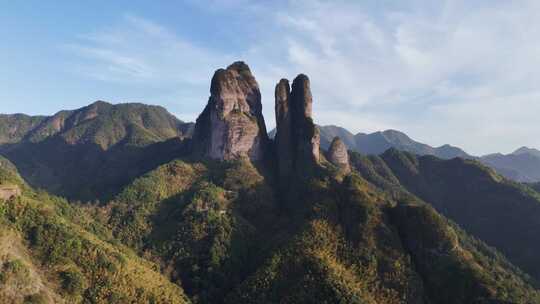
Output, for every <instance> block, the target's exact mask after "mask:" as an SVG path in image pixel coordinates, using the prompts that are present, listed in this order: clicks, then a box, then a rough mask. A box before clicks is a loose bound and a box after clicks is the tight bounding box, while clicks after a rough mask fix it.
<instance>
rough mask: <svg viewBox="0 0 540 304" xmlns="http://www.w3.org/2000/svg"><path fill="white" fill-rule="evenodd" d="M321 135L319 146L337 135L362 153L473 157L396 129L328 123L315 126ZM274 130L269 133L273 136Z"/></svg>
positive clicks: (326, 143) (446, 157)
mask: <svg viewBox="0 0 540 304" xmlns="http://www.w3.org/2000/svg"><path fill="white" fill-rule="evenodd" d="M317 127H318V128H319V131H320V135H321V148H323V149H328V147H329V146H330V143H331V142H332V139H333V138H334V137H335V136H339V137H340V138H341V140H343V142H344V143H345V145H346V146H347V148H348V149H349V150H352V151H355V152H360V153H363V154H381V153H383V152H384V151H386V150H388V149H390V148H396V149H398V150H401V151H407V152H411V153H414V154H418V155H434V156H437V157H440V158H444V159H450V158H454V157H462V158H473V156H471V155H469V154H467V153H466V152H465V151H463V150H462V149H460V148H457V147H454V146H451V145H443V146H440V147H431V146H429V145H427V144H423V143H420V142H417V141H415V140H413V139H411V138H410V137H409V136H407V134H405V133H403V132H400V131H396V130H386V131H378V132H374V133H369V134H366V133H358V134H352V133H351V132H349V131H348V130H347V129H345V128H342V127H338V126H334V125H330V126H317ZM274 133H275V130H272V131H271V132H270V133H269V135H270V137H273V136H274Z"/></svg>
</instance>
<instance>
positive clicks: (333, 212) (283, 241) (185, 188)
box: [109, 161, 540, 303]
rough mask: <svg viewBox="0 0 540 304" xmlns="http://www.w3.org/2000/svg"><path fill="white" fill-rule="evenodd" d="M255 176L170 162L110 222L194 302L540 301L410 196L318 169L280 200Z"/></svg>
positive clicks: (123, 199) (480, 247) (509, 270)
mask: <svg viewBox="0 0 540 304" xmlns="http://www.w3.org/2000/svg"><path fill="white" fill-rule="evenodd" d="M261 172H262V171H260V169H257V168H255V167H254V166H253V165H251V164H250V163H249V162H246V161H233V162H227V163H215V162H208V163H188V162H184V161H174V162H172V163H169V164H166V165H163V166H162V167H160V168H158V169H157V170H155V171H152V172H150V173H149V174H147V175H145V176H143V177H141V178H140V179H137V180H136V181H135V182H134V183H133V184H132V185H131V186H129V187H127V188H126V189H125V190H124V191H123V192H122V194H120V195H119V196H118V197H117V199H115V200H114V201H113V202H112V203H111V205H110V206H109V208H110V210H111V213H110V217H109V225H110V227H111V228H112V229H113V231H114V233H115V235H116V236H118V237H119V238H120V239H121V240H122V241H123V242H125V243H126V244H128V245H130V246H131V247H133V248H135V249H136V250H137V251H138V252H139V253H140V254H144V255H145V256H146V257H148V258H150V259H153V260H155V261H156V262H158V263H160V265H161V270H162V272H163V273H165V274H166V275H167V276H168V277H169V278H170V279H171V280H172V281H174V282H182V286H183V287H184V288H185V290H186V292H187V293H188V295H189V296H190V297H191V299H192V300H193V301H194V302H196V303H291V302H294V303H314V302H317V303H337V302H340V303H476V302H475V301H479V302H478V303H484V302H481V301H487V300H493V301H494V300H496V299H497V300H500V301H502V300H507V301H511V302H512V303H540V302H539V301H540V298H539V294H538V292H537V291H535V289H534V288H533V287H531V285H530V284H531V283H529V281H528V280H529V279H528V278H527V276H526V275H524V274H523V273H521V272H520V271H519V270H518V269H516V268H515V267H514V266H512V265H511V264H510V263H509V262H507V261H506V260H505V259H504V258H503V257H502V255H500V254H499V253H497V252H496V251H494V250H493V249H491V248H489V247H487V246H485V245H484V244H483V243H482V242H480V241H478V240H475V239H472V238H470V237H468V236H467V235H466V233H465V232H464V231H463V230H461V229H460V228H458V227H456V226H455V225H453V224H452V223H449V222H448V221H447V220H445V219H444V218H443V217H442V216H440V215H438V214H437V212H436V211H435V210H434V209H432V208H431V207H428V206H427V205H425V204H423V203H421V202H420V201H419V200H417V199H414V197H411V198H409V199H408V200H407V199H406V198H404V197H401V198H400V199H399V200H394V199H391V198H390V197H389V196H388V194H387V193H385V192H381V191H379V190H376V188H375V187H374V186H372V185H371V184H370V183H368V182H367V181H365V180H364V179H362V178H360V177H358V176H354V175H353V176H349V177H347V178H345V180H343V181H340V180H339V179H334V177H333V174H332V173H330V171H326V170H324V169H321V171H320V172H319V174H318V175H319V177H314V178H308V179H307V180H305V181H301V180H296V181H294V187H295V189H296V191H297V192H296V193H297V195H294V196H289V195H287V196H283V195H282V193H281V194H280V193H277V192H276V189H279V186H276V185H275V184H273V183H269V182H268V181H269V180H272V178H271V176H268V175H264V174H261ZM486 303H487V302H486Z"/></svg>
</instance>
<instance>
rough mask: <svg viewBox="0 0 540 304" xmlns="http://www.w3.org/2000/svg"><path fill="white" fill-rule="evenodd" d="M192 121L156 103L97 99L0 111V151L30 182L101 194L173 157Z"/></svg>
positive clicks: (75, 193) (78, 195)
mask: <svg viewBox="0 0 540 304" xmlns="http://www.w3.org/2000/svg"><path fill="white" fill-rule="evenodd" d="M192 127H193V125H192V124H190V123H183V122H181V121H179V120H178V119H176V118H175V117H174V116H173V115H171V114H169V113H168V112H167V111H166V110H165V109H164V108H162V107H158V106H147V105H143V104H118V105H112V104H109V103H106V102H103V101H97V102H95V103H93V104H91V105H89V106H86V107H84V108H81V109H78V110H73V111H60V112H58V113H56V114H55V115H53V116H50V117H43V116H38V117H30V116H25V115H20V114H15V115H3V116H0V138H7V139H8V140H5V141H3V143H2V144H0V154H2V155H4V156H5V157H6V158H8V159H9V160H10V161H11V162H12V163H14V164H15V165H16V166H17V168H18V169H19V172H20V173H21V175H22V176H23V177H24V178H25V180H26V181H27V182H28V183H29V184H30V185H32V186H34V187H38V188H42V189H46V190H47V191H49V192H51V193H54V194H57V195H62V196H65V197H68V198H72V199H79V200H91V199H96V198H98V199H101V200H103V199H106V198H108V197H110V196H111V195H112V194H114V193H116V192H117V191H119V190H120V188H121V187H122V186H124V185H125V184H127V183H128V182H129V181H130V180H131V179H132V178H134V177H136V176H138V175H140V174H142V173H144V172H146V171H148V170H150V169H152V168H154V167H155V166H156V165H157V164H159V163H162V162H163V161H168V160H171V159H173V158H175V157H176V155H178V153H179V149H181V147H180V146H181V145H180V144H179V143H180V139H181V138H184V137H186V136H189V135H190V134H191V132H192Z"/></svg>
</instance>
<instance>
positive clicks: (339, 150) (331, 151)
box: [326, 136, 351, 172]
mask: <svg viewBox="0 0 540 304" xmlns="http://www.w3.org/2000/svg"><path fill="white" fill-rule="evenodd" d="M326 158H327V159H328V161H329V162H331V163H332V164H334V165H336V166H338V167H339V168H341V169H343V170H345V171H347V172H349V171H351V167H350V165H349V153H348V152H347V146H345V143H344V142H343V141H342V140H341V138H339V137H337V136H336V137H334V140H332V143H331V144H330V148H328V152H327V153H326Z"/></svg>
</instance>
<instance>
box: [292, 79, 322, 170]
mask: <svg viewBox="0 0 540 304" xmlns="http://www.w3.org/2000/svg"><path fill="white" fill-rule="evenodd" d="M312 103H313V97H312V95H311V87H310V83H309V78H308V77H307V76H306V75H304V74H300V75H298V76H296V78H295V79H294V80H293V84H292V91H291V102H290V104H291V111H292V119H291V120H292V130H293V137H294V138H295V139H296V161H297V163H298V164H302V165H303V166H308V165H311V164H314V163H318V162H319V146H320V134H319V130H318V129H317V128H316V127H315V124H314V123H313V118H312V117H311V114H312ZM302 165H300V166H301V167H302Z"/></svg>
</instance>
